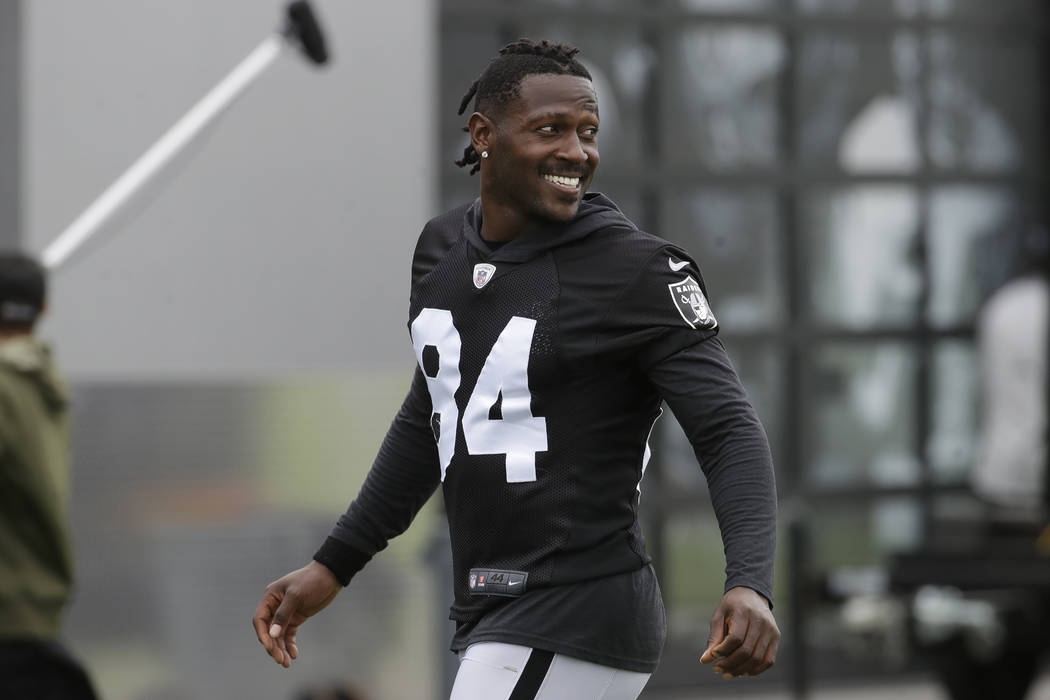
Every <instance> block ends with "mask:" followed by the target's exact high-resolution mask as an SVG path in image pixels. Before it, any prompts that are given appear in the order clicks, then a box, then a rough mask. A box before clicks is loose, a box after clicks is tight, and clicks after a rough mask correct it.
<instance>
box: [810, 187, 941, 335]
mask: <svg viewBox="0 0 1050 700" xmlns="http://www.w3.org/2000/svg"><path fill="white" fill-rule="evenodd" d="M918 223H919V196H918V194H917V193H916V192H915V191H913V190H911V189H908V188H905V187H894V186H873V187H852V188H846V189H835V190H825V191H818V192H815V193H813V194H812V195H810V196H808V197H806V198H805V199H804V204H803V209H802V235H803V244H804V246H805V247H804V249H803V251H802V255H803V260H804V265H805V267H806V274H805V277H806V278H807V279H808V283H809V289H808V296H807V298H806V300H805V302H806V307H807V312H808V313H809V314H810V315H812V317H813V318H814V319H815V320H816V321H818V322H822V323H825V324H830V325H841V326H846V327H850V328H865V327H873V326H880V325H889V324H902V323H910V322H914V321H916V320H917V319H918V315H919V314H918V303H919V298H920V292H921V289H922V276H921V270H920V268H919V265H918V259H917V255H916V252H917V248H918V242H917V232H918Z"/></svg>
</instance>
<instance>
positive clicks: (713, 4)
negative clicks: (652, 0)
mask: <svg viewBox="0 0 1050 700" xmlns="http://www.w3.org/2000/svg"><path fill="white" fill-rule="evenodd" d="M778 2H779V0H677V5H678V7H680V8H682V9H683V10H690V11H693V12H758V11H761V10H775V9H776V7H777V3H778Z"/></svg>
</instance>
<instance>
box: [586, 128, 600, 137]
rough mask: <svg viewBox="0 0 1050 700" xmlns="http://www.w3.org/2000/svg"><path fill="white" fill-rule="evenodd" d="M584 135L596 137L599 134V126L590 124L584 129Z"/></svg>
mask: <svg viewBox="0 0 1050 700" xmlns="http://www.w3.org/2000/svg"><path fill="white" fill-rule="evenodd" d="M583 135H584V136H588V137H590V138H592V139H593V138H596V137H597V136H598V127H596V126H590V127H587V128H586V129H584V130H583Z"/></svg>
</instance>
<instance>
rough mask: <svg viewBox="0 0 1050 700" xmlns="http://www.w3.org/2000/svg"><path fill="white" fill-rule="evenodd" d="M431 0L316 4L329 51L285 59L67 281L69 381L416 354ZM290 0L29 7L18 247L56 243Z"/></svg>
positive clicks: (55, 301)
mask: <svg viewBox="0 0 1050 700" xmlns="http://www.w3.org/2000/svg"><path fill="white" fill-rule="evenodd" d="M432 4H433V2H432V0H411V1H403V2H397V3H341V2H335V1H334V0H329V1H327V2H326V1H324V0H316V1H315V3H314V6H315V8H316V9H317V10H318V14H319V15H320V16H321V19H322V21H323V22H324V25H325V27H326V29H327V32H328V35H329V43H330V46H331V51H332V53H333V55H334V62H333V64H332V65H330V66H329V67H328V68H327V69H324V70H315V69H314V68H312V67H310V66H309V65H308V64H307V63H306V62H305V61H304V60H301V59H300V57H299V56H298V54H297V53H295V52H285V53H284V54H283V55H282V56H281V57H280V58H279V59H278V61H277V63H276V64H275V65H274V66H272V67H271V68H270V70H268V71H267V72H266V73H265V74H264V75H263V76H262V77H261V78H260V79H259V80H258V81H257V82H256V83H255V84H254V85H253V86H252V87H251V88H250V89H249V91H248V92H247V94H245V95H244V96H243V97H242V98H241V99H240V100H239V101H238V102H237V103H236V104H235V105H234V106H233V108H232V109H231V110H230V111H228V112H227V113H226V114H225V116H224V117H223V118H222V119H221V120H220V121H219V122H218V123H217V124H216V126H215V127H214V128H213V129H212V130H210V132H209V135H208V136H207V137H206V138H205V139H204V140H203V141H202V142H201V143H200V144H199V145H198V146H197V147H196V148H194V150H193V155H192V157H190V158H186V159H181V160H180V162H179V163H178V166H177V167H176V168H175V169H174V170H172V171H171V172H169V173H167V174H166V175H165V176H163V177H162V178H161V180H160V181H159V182H158V184H157V185H155V186H153V187H152V188H150V190H149V191H148V193H147V196H146V197H145V201H144V202H143V203H142V204H141V205H139V206H137V207H136V208H135V209H134V210H133V212H134V216H133V217H131V218H130V222H129V223H127V224H126V225H124V226H122V227H121V228H119V229H118V230H116V231H112V232H104V233H105V236H103V235H102V234H100V235H99V237H98V239H99V240H98V243H94V242H93V244H92V245H91V246H90V248H88V249H87V252H88V254H87V255H85V256H81V257H79V258H78V259H76V260H75V261H74V262H72V263H70V264H69V265H67V266H65V267H63V268H61V269H59V270H58V271H57V273H56V274H55V278H54V282H53V292H52V313H51V315H50V318H49V320H48V321H47V322H46V323H45V325H44V327H43V329H42V331H43V334H44V335H45V336H46V337H48V338H50V339H51V340H53V341H54V342H55V343H56V346H57V348H58V354H59V359H60V361H61V362H62V364H63V365H64V366H65V367H66V368H67V371H68V372H69V373H70V374H71V375H72V377H73V378H74V379H85V378H90V379H107V378H118V377H119V378H120V379H121V380H122V381H123V380H128V379H152V378H158V377H161V378H165V379H168V378H175V379H179V378H194V379H199V378H205V379H211V378H218V379H224V378H229V377H244V376H248V377H272V376H276V375H282V376H283V375H287V374H295V373H302V372H308V373H315V372H327V371H333V370H339V371H342V370H347V369H350V370H370V369H372V368H375V367H384V368H390V367H409V366H410V363H411V362H412V357H411V350H410V347H409V344H408V342H407V336H406V332H405V329H404V325H403V324H404V321H405V311H406V305H407V297H408V272H409V270H408V268H409V261H410V257H411V251H412V246H413V244H414V241H415V237H416V235H417V234H418V231H419V229H420V227H421V226H422V224H423V223H424V222H425V220H426V219H427V218H428V217H429V216H431V215H432V214H433V213H434V212H433V207H434V204H433V202H434V200H435V197H434V192H433V191H434V185H433V181H434V178H433V172H432V171H433V167H434V166H433V163H434V158H433V157H432V151H433V150H434V149H433V146H432V143H433V138H432V137H433V135H434V134H435V133H436V129H434V128H433V127H432V123H433V116H434V115H433V108H432V105H433V103H434V100H433V93H434V91H435V84H436V80H435V76H434V72H435V71H434V66H435V65H436V61H435V59H434V54H435V50H436V48H435V42H436V27H435V23H434V10H433V8H432ZM282 8H283V4H282V3H278V2H250V1H249V0H236V1H228V2H222V3H215V2H208V1H207V0H187V1H185V2H178V3H156V2H152V3H137V2H131V1H130V0H99V1H98V2H91V3H65V2H64V3H46V2H42V3H25V4H24V6H23V12H24V15H25V16H24V18H23V20H24V26H25V48H24V60H25V67H24V85H25V88H24V102H23V117H24V136H23V144H24V145H23V157H24V178H23V181H24V191H23V197H24V207H23V209H24V235H23V238H24V241H25V242H26V244H27V245H28V246H30V247H31V249H33V250H36V251H39V250H42V249H43V248H44V247H45V246H46V245H47V243H48V242H50V241H51V240H52V239H53V238H54V237H55V236H56V235H57V234H58V233H59V232H60V231H61V230H62V229H63V228H64V227H65V226H66V225H68V224H69V223H70V222H71V221H72V220H73V219H74V218H75V217H76V216H77V215H78V214H79V213H80V212H81V211H82V210H83V209H84V208H85V207H86V206H87V205H88V204H90V203H91V202H92V201H93V200H94V199H95V198H96V197H97V196H98V195H99V194H100V193H101V192H102V191H103V190H104V189H105V188H106V187H107V186H108V185H109V184H110V183H111V182H112V181H113V180H114V179H115V178H116V177H118V176H119V175H120V174H121V173H122V172H123V171H124V169H125V168H126V167H127V166H129V165H130V164H131V163H132V162H133V161H134V159H135V158H137V157H138V156H139V155H141V154H142V153H143V152H144V151H145V149H146V148H148V147H149V146H150V145H151V144H152V143H153V142H154V141H155V140H156V139H157V138H158V137H159V136H160V135H161V134H162V133H163V132H164V131H165V130H166V129H167V128H168V127H169V126H171V125H172V124H173V123H174V122H175V121H176V120H177V119H178V118H179V117H180V116H182V114H184V113H185V111H186V110H188V109H189V108H190V107H191V106H192V105H193V104H194V103H195V102H196V101H197V100H198V99H199V98H201V97H202V96H203V95H204V93H205V92H206V91H207V90H208V89H210V88H211V87H212V86H214V85H215V84H216V83H217V82H218V81H219V80H220V79H221V78H222V77H223V76H225V75H226V73H227V72H228V71H229V70H231V69H232V68H233V66H234V65H235V64H236V63H237V62H238V61H240V60H241V59H242V58H243V57H244V56H246V55H247V54H248V52H249V51H250V50H251V49H252V48H254V47H255V46H256V45H257V44H258V43H259V42H260V41H261V40H262V39H263V38H264V37H265V36H266V35H267V33H268V32H269V31H270V30H271V29H272V28H273V27H275V26H276V24H277V20H278V18H279V17H280V15H281V12H282Z"/></svg>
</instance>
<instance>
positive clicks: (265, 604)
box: [252, 561, 342, 668]
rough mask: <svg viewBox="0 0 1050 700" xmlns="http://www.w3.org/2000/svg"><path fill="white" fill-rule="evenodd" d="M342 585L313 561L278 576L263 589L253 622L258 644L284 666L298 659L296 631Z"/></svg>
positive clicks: (331, 599)
mask: <svg viewBox="0 0 1050 700" xmlns="http://www.w3.org/2000/svg"><path fill="white" fill-rule="evenodd" d="M341 589H342V586H341V585H340V584H339V581H337V580H336V578H335V574H333V573H332V572H331V570H330V569H329V568H328V567H327V566H325V565H324V564H319V563H317V562H316V561H311V562H310V563H309V564H307V565H306V566H304V567H303V568H301V569H298V570H296V571H293V572H291V573H290V574H286V575H284V576H282V577H281V578H279V579H277V580H276V581H274V582H273V583H271V584H270V585H269V586H267V587H266V590H265V591H263V596H262V600H261V601H260V602H259V607H257V608H256V609H255V614H254V615H253V616H252V625H253V626H254V627H255V635H256V636H257V637H258V638H259V643H260V644H262V645H263V647H264V648H265V649H266V653H268V654H269V655H270V656H272V657H273V660H274V661H276V662H277V663H279V664H281V665H282V666H284V667H285V668H288V667H289V666H291V665H292V659H297V658H299V647H297V646H296V644H295V633H296V632H297V631H298V630H299V625H301V624H303V623H304V622H306V619H307V618H308V617H310V616H312V615H314V614H316V613H318V612H320V611H321V610H324V608H325V607H327V606H328V604H329V603H331V602H332V601H333V600H334V599H335V597H336V596H337V595H339V591H340V590H341Z"/></svg>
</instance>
